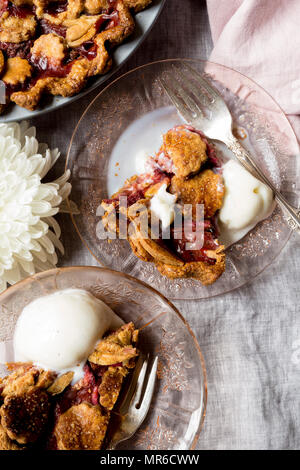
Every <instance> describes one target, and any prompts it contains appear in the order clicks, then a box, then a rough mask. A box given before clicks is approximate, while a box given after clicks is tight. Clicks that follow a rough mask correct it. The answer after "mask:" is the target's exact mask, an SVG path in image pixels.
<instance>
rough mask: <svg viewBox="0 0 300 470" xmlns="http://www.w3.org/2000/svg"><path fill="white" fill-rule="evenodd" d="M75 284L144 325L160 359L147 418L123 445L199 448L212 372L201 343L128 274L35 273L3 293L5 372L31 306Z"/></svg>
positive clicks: (144, 336)
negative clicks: (20, 323) (18, 324)
mask: <svg viewBox="0 0 300 470" xmlns="http://www.w3.org/2000/svg"><path fill="white" fill-rule="evenodd" d="M71 287H74V288H79V289H85V290H87V291H89V292H91V293H92V294H93V295H94V296H96V297H98V298H99V299H101V300H103V301H104V302H106V303H107V304H108V305H109V306H110V307H111V308H112V309H113V310H114V311H115V312H116V313H117V314H118V315H119V316H120V317H121V318H122V319H123V320H124V321H125V322H130V321H133V322H134V324H135V326H136V327H137V328H140V340H139V348H140V349H141V350H142V351H143V352H146V353H147V352H149V353H150V354H151V355H152V356H154V355H155V356H158V358H159V367H158V373H157V383H156V387H155V392H154V395H153V399H152V404H151V407H150V411H149V413H148V415H147V418H146V421H145V422H144V423H143V425H142V427H141V428H140V429H139V430H138V431H137V433H136V434H135V435H134V436H133V437H132V438H131V439H130V440H128V441H126V442H124V443H123V444H122V445H121V444H120V446H119V447H118V448H119V449H121V448H122V449H130V450H132V449H134V450H135V449H151V450H172V449H182V450H183V449H193V448H194V447H195V445H196V442H197V440H198V437H199V434H200V431H201V428H202V425H203V421H204V417H205V410H206V401H207V383H206V370H205V365H204V360H203V356H202V353H201V351H200V347H199V344H198V342H197V340H196V338H195V336H194V334H193V332H192V331H191V329H190V327H189V325H188V323H187V322H186V321H185V320H184V319H183V317H182V316H181V314H180V313H179V312H178V310H177V309H176V308H175V307H174V306H173V305H172V304H171V303H170V302H169V301H168V300H167V299H165V298H164V297H163V296H162V295H161V294H160V293H159V292H157V291H155V290H154V289H152V288H150V287H148V286H147V285H146V284H144V283H142V282H140V281H138V280H136V279H134V278H132V277H130V276H127V275H126V274H123V273H119V272H116V271H111V270H110V269H101V268H97V267H70V268H61V269H53V270H50V271H45V272H43V273H39V274H36V275H34V276H32V277H29V278H27V279H25V280H24V281H21V282H19V283H17V284H15V285H14V286H12V287H10V288H9V289H7V290H6V291H5V292H4V293H2V294H1V295H0V357H1V360H0V376H1V375H2V376H3V375H4V374H5V370H4V367H3V364H4V363H5V362H6V361H9V360H12V359H13V358H12V357H11V356H12V342H11V340H12V338H13V333H14V328H15V325H16V321H17V318H18V316H19V315H20V313H21V311H22V310H23V308H24V307H25V305H27V304H28V303H29V302H31V301H33V300H34V299H36V298H38V297H41V296H43V295H47V294H51V293H53V292H55V291H57V290H61V289H67V288H71ZM6 354H7V355H6ZM5 355H6V356H5ZM1 363H2V366H1Z"/></svg>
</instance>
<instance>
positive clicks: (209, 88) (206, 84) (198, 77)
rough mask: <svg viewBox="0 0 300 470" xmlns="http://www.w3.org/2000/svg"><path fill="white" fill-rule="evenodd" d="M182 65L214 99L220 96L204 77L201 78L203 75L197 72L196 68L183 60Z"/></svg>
mask: <svg viewBox="0 0 300 470" xmlns="http://www.w3.org/2000/svg"><path fill="white" fill-rule="evenodd" d="M184 65H185V66H186V67H187V68H188V69H189V71H190V72H191V74H192V75H193V76H194V78H195V79H196V80H198V82H199V83H201V84H202V86H203V87H204V88H205V89H206V91H207V92H208V93H209V94H210V95H211V97H212V98H214V99H216V98H220V97H221V95H220V94H219V92H218V91H217V90H216V89H215V88H214V87H213V86H211V84H210V83H209V82H208V81H207V80H205V78H203V76H202V75H201V74H200V73H199V72H197V70H195V69H193V67H191V66H190V65H189V64H188V63H187V62H184Z"/></svg>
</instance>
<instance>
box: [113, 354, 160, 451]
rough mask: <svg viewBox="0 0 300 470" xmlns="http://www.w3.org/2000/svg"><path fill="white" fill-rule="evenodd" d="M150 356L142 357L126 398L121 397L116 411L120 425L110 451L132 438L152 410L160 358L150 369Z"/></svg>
mask: <svg viewBox="0 0 300 470" xmlns="http://www.w3.org/2000/svg"><path fill="white" fill-rule="evenodd" d="M149 362H150V356H149V354H148V355H147V356H145V355H140V356H139V358H138V360H137V363H136V366H135V369H134V372H133V375H132V378H131V381H130V384H129V386H128V388H127V390H126V393H125V396H123V397H120V401H119V403H118V404H117V407H116V408H115V409H114V413H116V414H117V415H118V416H119V418H120V425H119V427H118V429H117V431H116V433H115V434H114V435H113V437H112V440H111V441H110V443H109V445H108V450H113V449H115V448H116V446H117V445H118V444H119V443H120V442H122V441H126V440H127V439H129V438H130V437H132V436H133V435H134V434H135V432H136V431H137V430H138V428H139V427H140V426H141V424H142V423H143V421H144V419H145V418H146V416H147V413H148V411H149V408H150V404H151V400H152V396H153V392H154V387H155V382H156V372H157V364H158V357H155V359H154V361H153V364H152V367H149Z"/></svg>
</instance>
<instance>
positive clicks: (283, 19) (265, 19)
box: [207, 0, 300, 139]
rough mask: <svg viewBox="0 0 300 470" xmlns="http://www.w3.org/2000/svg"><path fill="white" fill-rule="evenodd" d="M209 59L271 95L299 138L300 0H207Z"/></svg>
mask: <svg viewBox="0 0 300 470" xmlns="http://www.w3.org/2000/svg"><path fill="white" fill-rule="evenodd" d="M207 7H208V14H209V20H210V25H211V30H212V38H213V42H214V49H213V51H212V54H211V57H210V60H211V61H212V62H217V63H220V64H222V65H226V66H227V67H230V68H233V69H235V70H237V71H239V72H241V73H243V74H245V75H246V76H248V77H249V78H252V79H253V80H254V81H255V82H256V83H258V84H259V85H261V86H262V87H263V88H264V89H265V90H266V91H268V92H269V93H270V94H271V95H272V96H273V98H274V99H275V100H276V101H277V103H278V104H279V105H280V106H281V107H282V109H283V110H284V111H285V113H286V114H287V115H288V118H289V119H290V121H291V123H292V125H293V127H294V129H295V131H296V134H297V136H298V139H300V117H299V116H296V115H300V0H207Z"/></svg>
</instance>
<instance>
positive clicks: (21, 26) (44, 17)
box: [0, 0, 152, 110]
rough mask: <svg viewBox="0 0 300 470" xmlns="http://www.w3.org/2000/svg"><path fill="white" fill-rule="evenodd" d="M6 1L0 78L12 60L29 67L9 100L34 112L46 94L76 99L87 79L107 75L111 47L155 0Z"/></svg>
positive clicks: (0, 27)
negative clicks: (136, 15)
mask: <svg viewBox="0 0 300 470" xmlns="http://www.w3.org/2000/svg"><path fill="white" fill-rule="evenodd" d="M2 1H3V5H2V8H0V53H1V56H0V79H4V77H5V73H6V72H5V70H6V69H7V68H8V66H9V59H12V58H16V57H19V58H21V59H24V60H27V62H28V64H29V66H30V67H31V74H30V75H28V76H26V81H25V82H24V81H22V80H17V79H16V80H15V83H14V87H13V88H10V87H8V89H7V93H6V101H7V104H9V102H14V103H16V104H18V105H19V106H22V107H25V108H27V109H29V110H34V109H36V107H37V106H38V105H39V103H40V101H41V99H42V96H43V94H51V95H60V96H64V97H68V96H73V95H74V94H76V93H79V92H80V91H81V90H82V89H83V88H84V86H85V85H86V83H87V80H88V78H89V77H93V76H95V75H102V74H105V73H106V72H107V71H108V70H109V69H110V68H111V66H112V58H111V55H110V51H111V49H112V47H115V46H117V45H118V44H120V43H122V42H123V41H124V40H125V39H126V38H127V37H128V36H129V35H130V34H132V32H133V31H134V28H135V22H134V19H133V16H132V12H133V11H140V10H141V9H143V8H145V7H146V6H148V5H149V4H150V3H151V1H152V0H149V1H148V0H147V1H146V0H139V1H134V2H132V1H126V0H68V1H54V2H53V1H50V0H14V1H9V0H2ZM3 61H4V63H2V62H3Z"/></svg>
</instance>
